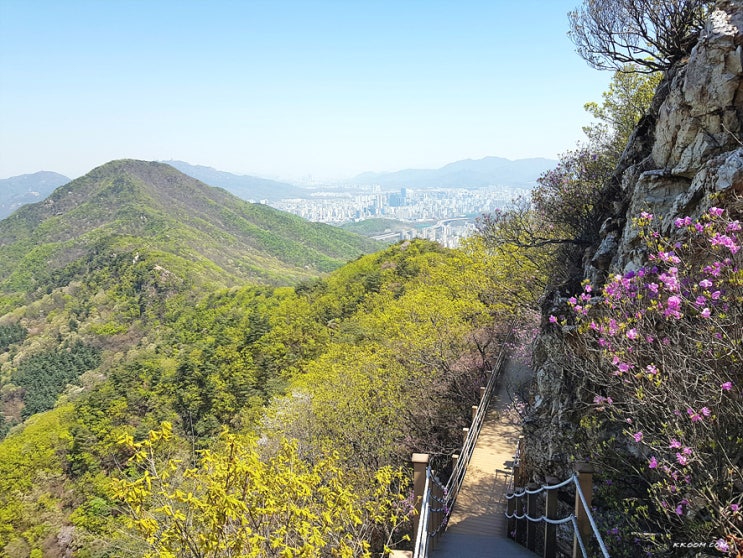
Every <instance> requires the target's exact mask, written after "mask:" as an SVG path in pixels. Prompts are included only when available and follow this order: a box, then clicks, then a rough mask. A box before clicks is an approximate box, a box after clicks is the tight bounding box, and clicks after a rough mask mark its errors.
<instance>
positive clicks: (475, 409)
mask: <svg viewBox="0 0 743 558" xmlns="http://www.w3.org/2000/svg"><path fill="white" fill-rule="evenodd" d="M476 415H477V405H472V422H474V421H475V416H476Z"/></svg>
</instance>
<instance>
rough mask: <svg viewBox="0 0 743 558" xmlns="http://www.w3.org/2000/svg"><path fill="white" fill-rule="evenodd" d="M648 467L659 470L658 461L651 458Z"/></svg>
mask: <svg viewBox="0 0 743 558" xmlns="http://www.w3.org/2000/svg"><path fill="white" fill-rule="evenodd" d="M648 467H649V468H650V469H657V468H658V460H657V459H656V458H655V456H653V457H651V458H650V461H649V462H648Z"/></svg>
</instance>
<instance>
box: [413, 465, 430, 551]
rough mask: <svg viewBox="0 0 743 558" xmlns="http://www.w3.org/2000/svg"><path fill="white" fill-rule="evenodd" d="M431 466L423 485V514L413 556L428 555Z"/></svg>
mask: <svg viewBox="0 0 743 558" xmlns="http://www.w3.org/2000/svg"><path fill="white" fill-rule="evenodd" d="M431 476H432V474H431V466H430V465H429V466H428V467H426V484H425V486H424V487H423V498H422V499H421V515H420V517H419V518H418V533H416V536H415V548H414V550H413V556H415V557H425V556H428V541H429V539H430V537H429V536H428V521H429V518H430V517H431V510H430V506H429V501H430V500H431V489H430V486H431Z"/></svg>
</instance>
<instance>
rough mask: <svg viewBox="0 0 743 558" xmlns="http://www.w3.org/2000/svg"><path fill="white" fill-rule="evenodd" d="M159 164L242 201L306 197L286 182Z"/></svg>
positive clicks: (183, 164)
mask: <svg viewBox="0 0 743 558" xmlns="http://www.w3.org/2000/svg"><path fill="white" fill-rule="evenodd" d="M161 162H162V163H166V164H168V165H170V166H171V167H173V168H175V169H178V170H179V171H181V172H182V173H183V174H186V175H188V176H191V177H193V178H196V179H197V180H201V181H202V182H204V183H206V184H209V185H210V186H217V187H219V188H224V189H225V190H227V191H228V192H230V193H231V194H234V195H236V196H237V197H239V198H242V199H244V200H254V201H259V200H264V199H266V200H270V201H276V200H279V199H286V198H302V197H306V196H307V195H308V192H307V190H305V189H304V188H300V187H297V186H295V185H293V184H289V183H286V182H280V181H277V180H270V179H268V178H260V177H257V176H251V175H246V174H234V173H230V172H225V171H220V170H217V169H215V168H212V167H208V166H204V165H192V164H190V163H186V162H185V161H176V160H171V161H161Z"/></svg>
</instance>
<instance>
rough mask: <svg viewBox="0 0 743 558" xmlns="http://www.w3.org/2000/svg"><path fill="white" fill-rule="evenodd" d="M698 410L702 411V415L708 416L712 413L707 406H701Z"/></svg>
mask: <svg viewBox="0 0 743 558" xmlns="http://www.w3.org/2000/svg"><path fill="white" fill-rule="evenodd" d="M700 412H701V413H702V414H703V415H704V416H705V417H708V416H710V415H711V414H712V411H710V410H709V408H707V407H702V409H701V410H700Z"/></svg>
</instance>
